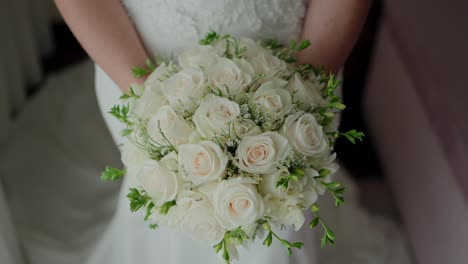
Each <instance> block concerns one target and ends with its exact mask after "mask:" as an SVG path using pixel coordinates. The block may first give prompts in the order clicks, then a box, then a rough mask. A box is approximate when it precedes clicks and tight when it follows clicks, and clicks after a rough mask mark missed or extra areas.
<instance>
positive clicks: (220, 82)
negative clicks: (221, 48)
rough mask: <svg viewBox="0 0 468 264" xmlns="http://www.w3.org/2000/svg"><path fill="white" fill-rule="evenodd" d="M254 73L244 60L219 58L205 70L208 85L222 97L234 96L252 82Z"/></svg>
mask: <svg viewBox="0 0 468 264" xmlns="http://www.w3.org/2000/svg"><path fill="white" fill-rule="evenodd" d="M254 75H255V72H254V70H253V68H252V66H251V65H250V63H248V62H247V61H246V60H244V59H235V60H234V61H232V60H230V59H226V58H219V59H217V60H216V61H215V62H214V63H212V64H210V65H209V66H208V68H207V70H206V76H207V81H208V83H209V84H210V85H211V86H212V88H216V89H218V90H219V91H221V93H222V94H223V95H236V94H239V93H241V92H243V91H244V90H245V88H246V87H247V85H248V84H249V83H251V82H252V80H253V77H254Z"/></svg>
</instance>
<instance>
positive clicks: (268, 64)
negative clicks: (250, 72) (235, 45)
mask: <svg viewBox="0 0 468 264" xmlns="http://www.w3.org/2000/svg"><path fill="white" fill-rule="evenodd" d="M251 63H252V66H253V68H254V69H255V72H256V73H264V74H267V75H270V76H271V75H274V74H276V73H278V72H282V71H285V70H286V69H287V64H286V62H284V61H283V60H280V59H279V58H278V57H276V56H274V55H272V54H270V53H269V52H260V53H259V54H257V56H255V57H254V58H252V60H251Z"/></svg>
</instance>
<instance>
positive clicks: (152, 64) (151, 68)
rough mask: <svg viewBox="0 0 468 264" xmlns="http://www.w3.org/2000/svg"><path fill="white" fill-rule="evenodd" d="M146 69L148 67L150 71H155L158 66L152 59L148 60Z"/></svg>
mask: <svg viewBox="0 0 468 264" xmlns="http://www.w3.org/2000/svg"><path fill="white" fill-rule="evenodd" d="M146 67H148V69H149V70H150V71H154V70H155V69H156V66H155V65H154V63H153V62H152V61H151V60H150V59H146Z"/></svg>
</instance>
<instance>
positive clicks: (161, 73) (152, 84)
mask: <svg viewBox="0 0 468 264" xmlns="http://www.w3.org/2000/svg"><path fill="white" fill-rule="evenodd" d="M172 67H173V65H172V64H169V65H167V64H166V63H165V62H163V63H161V64H160V65H159V66H158V67H157V68H156V69H155V70H154V71H153V72H152V73H151V74H150V75H148V78H146V80H145V83H144V87H145V90H147V89H152V90H154V89H156V90H160V88H161V84H162V79H164V78H166V77H167V76H168V75H170V72H171V69H172Z"/></svg>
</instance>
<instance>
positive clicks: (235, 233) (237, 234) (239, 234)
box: [227, 227, 249, 245]
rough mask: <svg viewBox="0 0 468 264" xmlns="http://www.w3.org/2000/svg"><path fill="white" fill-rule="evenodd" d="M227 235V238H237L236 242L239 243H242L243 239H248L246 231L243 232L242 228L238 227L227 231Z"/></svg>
mask: <svg viewBox="0 0 468 264" xmlns="http://www.w3.org/2000/svg"><path fill="white" fill-rule="evenodd" d="M227 237H228V238H231V239H234V240H237V243H238V244H239V245H241V244H242V242H244V240H248V239H249V236H248V235H247V233H245V231H244V230H242V228H240V227H238V228H236V229H234V230H232V231H229V232H228V233H227Z"/></svg>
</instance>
